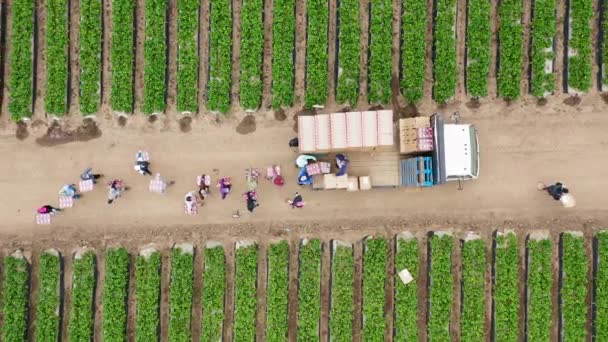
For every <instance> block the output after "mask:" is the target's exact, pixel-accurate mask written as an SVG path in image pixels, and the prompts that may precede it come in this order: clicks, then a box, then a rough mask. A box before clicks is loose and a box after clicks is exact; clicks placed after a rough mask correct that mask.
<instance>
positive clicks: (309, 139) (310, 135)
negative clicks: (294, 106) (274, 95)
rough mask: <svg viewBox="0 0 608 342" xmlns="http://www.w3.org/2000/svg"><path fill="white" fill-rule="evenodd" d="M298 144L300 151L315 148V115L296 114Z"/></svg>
mask: <svg viewBox="0 0 608 342" xmlns="http://www.w3.org/2000/svg"><path fill="white" fill-rule="evenodd" d="M298 144H299V148H300V152H314V150H315V117H314V116H298Z"/></svg>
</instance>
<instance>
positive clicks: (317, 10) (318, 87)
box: [306, 0, 329, 108]
mask: <svg viewBox="0 0 608 342" xmlns="http://www.w3.org/2000/svg"><path fill="white" fill-rule="evenodd" d="M327 1H328V0H308V1H307V2H306V3H307V6H308V39H307V44H306V107H308V108H310V107H312V106H314V105H325V101H326V100H327V81H328V71H327V44H328V42H327V25H328V20H329V19H328V15H329V13H328V11H329V5H328V3H327Z"/></svg>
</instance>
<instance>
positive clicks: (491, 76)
mask: <svg viewBox="0 0 608 342" xmlns="http://www.w3.org/2000/svg"><path fill="white" fill-rule="evenodd" d="M498 2H499V1H498V0H490V32H491V36H490V70H489V72H488V99H490V100H494V99H496V98H497V97H498V78H497V77H498V26H499V24H498Z"/></svg>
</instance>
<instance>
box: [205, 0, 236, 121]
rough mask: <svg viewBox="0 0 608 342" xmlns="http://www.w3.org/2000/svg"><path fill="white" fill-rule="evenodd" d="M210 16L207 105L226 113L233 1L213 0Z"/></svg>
mask: <svg viewBox="0 0 608 342" xmlns="http://www.w3.org/2000/svg"><path fill="white" fill-rule="evenodd" d="M209 16H210V17H209V21H210V22H209V26H210V32H209V50H210V52H209V85H208V90H207V107H208V108H209V109H210V110H212V111H218V112H222V113H226V112H228V110H229V109H230V83H231V82H230V77H231V71H232V1H231V0H216V1H213V3H211V10H210V14H209Z"/></svg>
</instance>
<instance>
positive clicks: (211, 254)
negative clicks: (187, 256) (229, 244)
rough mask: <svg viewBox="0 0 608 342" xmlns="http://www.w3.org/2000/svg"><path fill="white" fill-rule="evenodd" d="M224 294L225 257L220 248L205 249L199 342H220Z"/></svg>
mask: <svg viewBox="0 0 608 342" xmlns="http://www.w3.org/2000/svg"><path fill="white" fill-rule="evenodd" d="M225 293H226V257H225V256H224V248H223V247H221V246H218V247H212V248H205V269H204V270H203V290H202V295H201V305H202V307H203V319H202V324H201V327H202V329H201V341H202V342H207V341H220V340H221V339H222V328H223V326H224V296H225Z"/></svg>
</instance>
